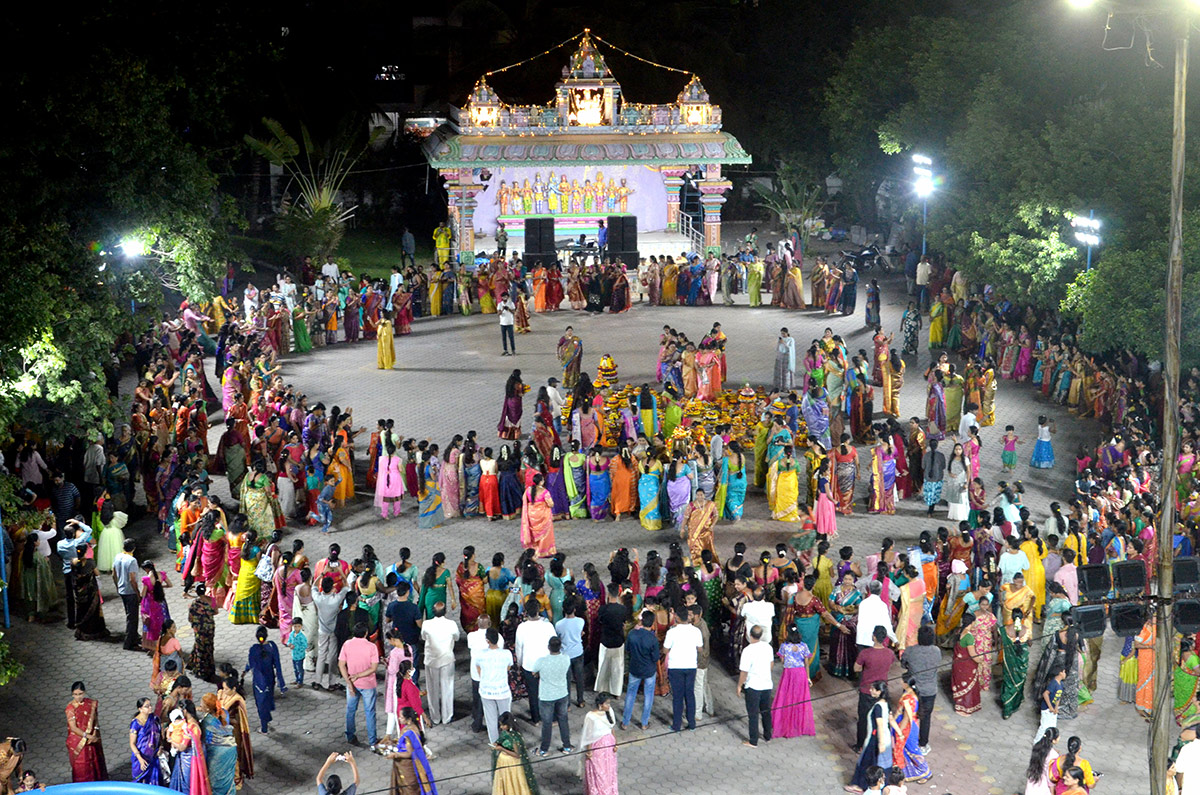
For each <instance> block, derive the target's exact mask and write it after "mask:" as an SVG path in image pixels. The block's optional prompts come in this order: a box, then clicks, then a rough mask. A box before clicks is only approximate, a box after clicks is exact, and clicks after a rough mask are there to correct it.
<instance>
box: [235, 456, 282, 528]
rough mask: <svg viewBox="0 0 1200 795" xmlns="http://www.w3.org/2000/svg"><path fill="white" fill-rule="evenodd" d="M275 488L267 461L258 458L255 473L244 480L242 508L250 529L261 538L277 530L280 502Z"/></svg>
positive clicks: (255, 463)
mask: <svg viewBox="0 0 1200 795" xmlns="http://www.w3.org/2000/svg"><path fill="white" fill-rule="evenodd" d="M273 489H274V480H273V479H272V478H271V477H270V476H269V475H268V474H267V464H266V462H265V461H263V460H262V459H261V458H260V459H257V460H256V461H255V462H254V472H253V474H252V475H250V476H249V477H248V478H246V480H245V481H243V488H242V494H241V510H242V513H243V514H245V515H246V519H247V521H248V525H249V527H250V529H251V530H253V531H254V532H255V533H257V534H258V536H259V537H260V538H269V537H270V535H271V534H272V533H273V532H275V527H276V525H275V517H276V516H277V515H278V512H277V508H278V504H277V503H276V502H275V494H274V491H273Z"/></svg>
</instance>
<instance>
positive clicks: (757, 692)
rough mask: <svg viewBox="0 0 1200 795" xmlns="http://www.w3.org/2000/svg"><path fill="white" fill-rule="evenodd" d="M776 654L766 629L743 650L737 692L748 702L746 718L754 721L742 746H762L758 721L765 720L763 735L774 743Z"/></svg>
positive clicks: (757, 632) (759, 630)
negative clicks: (772, 728) (759, 744)
mask: <svg viewBox="0 0 1200 795" xmlns="http://www.w3.org/2000/svg"><path fill="white" fill-rule="evenodd" d="M774 664H775V654H774V652H773V651H772V650H771V644H770V643H767V642H765V641H764V640H763V628H762V627H754V629H752V630H751V631H750V642H749V643H748V644H746V647H745V648H744V649H742V656H741V659H740V660H739V662H738V670H739V671H740V673H739V674H738V683H737V693H738V695H739V696H744V697H745V699H746V717H747V718H749V720H750V739H749V740H746V741H743V742H742V745H748V746H750V747H751V748H757V747H758V722H759V720H760V718H761V720H762V736H763V739H764V740H766V741H767V742H771V733H772V732H771V693H772V690H774V688H775V682H774V680H773V679H772V678H771V667H772V666H773V665H774Z"/></svg>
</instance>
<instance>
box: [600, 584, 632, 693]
mask: <svg viewBox="0 0 1200 795" xmlns="http://www.w3.org/2000/svg"><path fill="white" fill-rule="evenodd" d="M628 620H629V608H628V607H626V606H625V604H624V603H623V602H622V601H621V586H619V585H617V584H616V583H615V582H610V583H609V584H608V601H607V602H605V603H604V604H603V605H601V606H600V609H599V610H598V611H597V614H596V621H597V622H598V623H599V624H600V656H599V658H598V659H597V661H596V686H595V687H594V688H593V690H595V691H596V692H597V693H612V694H613V695H614V696H617V697H620V695H621V690H622V688H624V687H625V622H626V621H628Z"/></svg>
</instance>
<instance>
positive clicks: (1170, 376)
mask: <svg viewBox="0 0 1200 795" xmlns="http://www.w3.org/2000/svg"><path fill="white" fill-rule="evenodd" d="M1070 3H1071V5H1072V6H1074V7H1076V8H1087V7H1090V6H1091V5H1093V4H1094V3H1095V0H1070ZM1171 3H1172V4H1173V5H1174V8H1175V11H1174V13H1173V14H1172V16H1171V21H1172V23H1173V24H1172V28H1173V30H1174V33H1175V91H1174V100H1173V104H1174V117H1173V122H1172V126H1171V215H1170V232H1169V244H1168V255H1167V284H1166V290H1167V296H1166V324H1165V328H1164V333H1165V339H1164V345H1163V348H1164V355H1163V370H1162V375H1163V407H1164V411H1163V451H1162V459H1161V460H1162V462H1163V467H1162V480H1161V483H1160V486H1159V494H1160V495H1161V496H1163V497H1165V499H1162V500H1161V501H1160V505H1161V510H1162V514H1161V516H1160V517H1159V522H1158V532H1159V537H1160V538H1161V537H1162V534H1164V533H1165V534H1167V535H1166V537H1167V538H1170V537H1172V536H1173V535H1174V532H1175V500H1174V499H1173V495H1174V494H1175V481H1176V479H1177V468H1176V463H1175V462H1176V460H1177V459H1178V457H1179V337H1180V335H1181V334H1182V331H1183V321H1182V317H1183V315H1182V300H1183V173H1184V149H1185V142H1186V138H1185V134H1184V133H1185V128H1186V120H1187V76H1188V44H1189V43H1190V42H1189V40H1190V33H1191V24H1192V15H1191V9H1190V8H1189V5H1190V6H1196V5H1197V3H1196V0H1171ZM1113 5H1114V10H1119V11H1130V12H1133V13H1138V14H1142V13H1146V11H1147V9H1145V8H1136V7H1132V8H1131V7H1129V6H1126V5H1125V4H1124V3H1121V4H1119V5H1118V4H1113ZM1159 9H1160V10H1162V9H1161V7H1159ZM1174 553H1175V550H1174V548H1173V546H1172V545H1171V544H1166V543H1161V544H1159V549H1158V594H1157V598H1152V604H1153V606H1154V608H1155V611H1154V615H1155V643H1154V715H1153V718H1152V719H1151V724H1150V738H1149V739H1150V749H1149V756H1150V792H1151V793H1153V795H1165V793H1166V791H1167V756H1168V751H1169V746H1170V739H1171V723H1172V722H1173V721H1172V720H1171V717H1172V709H1171V706H1172V703H1173V693H1172V682H1173V679H1174V676H1173V674H1174V666H1172V664H1171V663H1172V658H1173V656H1174V654H1173V652H1174V643H1173V642H1172V641H1173V640H1174V635H1175V627H1174V622H1173V620H1172V618H1173V615H1172V614H1173V612H1174V610H1173V604H1172V601H1171V597H1172V596H1173V595H1174V593H1175V557H1174Z"/></svg>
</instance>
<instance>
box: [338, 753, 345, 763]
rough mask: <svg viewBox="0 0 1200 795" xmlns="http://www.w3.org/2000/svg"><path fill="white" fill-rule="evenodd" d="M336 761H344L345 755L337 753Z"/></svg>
mask: <svg viewBox="0 0 1200 795" xmlns="http://www.w3.org/2000/svg"><path fill="white" fill-rule="evenodd" d="M337 761H339V762H345V761H346V755H345V754H338V755H337Z"/></svg>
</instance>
